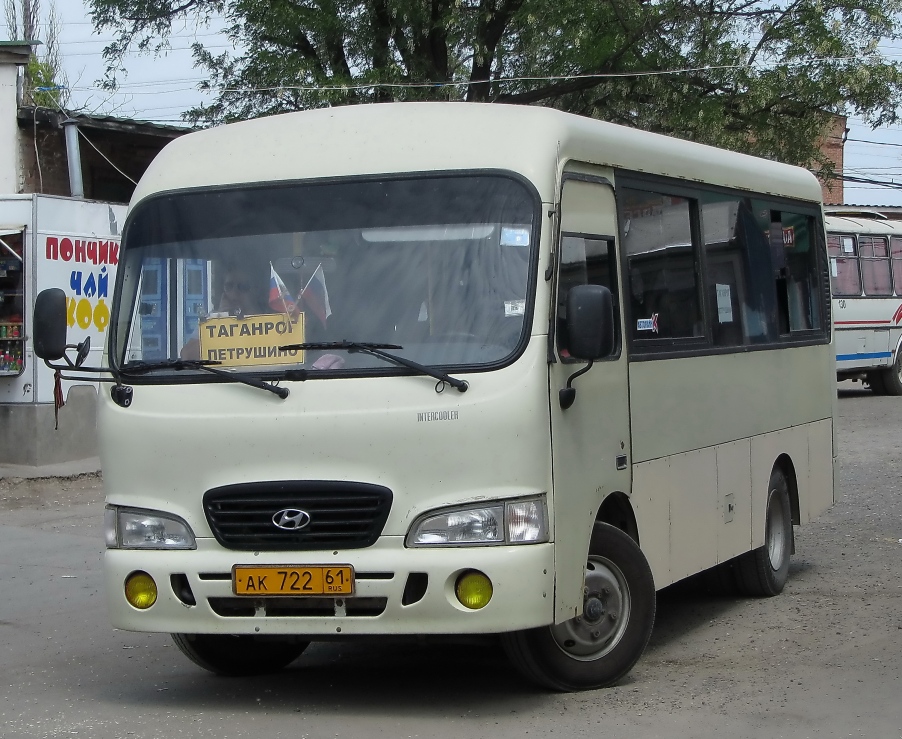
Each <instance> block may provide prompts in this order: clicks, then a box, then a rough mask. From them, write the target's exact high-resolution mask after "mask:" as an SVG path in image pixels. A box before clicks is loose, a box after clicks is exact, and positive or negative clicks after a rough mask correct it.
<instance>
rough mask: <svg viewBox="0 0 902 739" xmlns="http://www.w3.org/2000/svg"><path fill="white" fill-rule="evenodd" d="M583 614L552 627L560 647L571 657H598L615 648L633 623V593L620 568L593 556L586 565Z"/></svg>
mask: <svg viewBox="0 0 902 739" xmlns="http://www.w3.org/2000/svg"><path fill="white" fill-rule="evenodd" d="M583 592H584V598H583V615H582V616H577V617H576V618H572V619H570V620H569V621H566V622H564V623H562V624H557V625H555V626H552V627H551V634H552V636H553V637H554V641H555V643H556V644H557V645H558V647H559V648H560V649H561V650H563V651H564V652H566V653H567V654H568V655H570V656H571V657H575V658H576V659H582V660H587V661H588V660H594V659H598V658H599V657H602V656H604V655H605V654H606V653H607V652H609V651H610V650H611V649H613V648H614V647H615V646H616V645H617V643H618V642H619V641H620V638H621V637H622V636H623V632H624V631H625V630H626V626H627V624H628V623H629V614H630V595H629V588H628V586H627V584H626V580H625V578H624V576H623V573H621V572H620V569H619V568H618V567H617V566H616V565H614V564H613V563H612V562H610V561H609V560H606V559H603V558H600V557H590V558H589V561H588V562H587V564H586V584H585V589H584V591H583Z"/></svg>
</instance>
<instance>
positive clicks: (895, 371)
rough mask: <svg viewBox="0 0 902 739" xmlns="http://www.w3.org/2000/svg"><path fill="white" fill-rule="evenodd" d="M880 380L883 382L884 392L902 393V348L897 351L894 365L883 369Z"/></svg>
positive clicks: (888, 393)
mask: <svg viewBox="0 0 902 739" xmlns="http://www.w3.org/2000/svg"><path fill="white" fill-rule="evenodd" d="M880 380H881V382H882V384H883V394H885V395H902V348H900V350H899V351H897V352H896V361H895V362H894V363H893V366H892V367H890V368H889V369H885V370H883V374H882V375H881V376H880Z"/></svg>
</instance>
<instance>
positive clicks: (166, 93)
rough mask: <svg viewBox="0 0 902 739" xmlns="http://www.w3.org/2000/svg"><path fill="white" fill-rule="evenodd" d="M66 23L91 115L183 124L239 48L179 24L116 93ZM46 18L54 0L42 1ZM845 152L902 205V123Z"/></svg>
mask: <svg viewBox="0 0 902 739" xmlns="http://www.w3.org/2000/svg"><path fill="white" fill-rule="evenodd" d="M55 3H56V9H57V12H58V15H59V17H60V20H61V22H62V29H61V33H60V51H61V54H62V57H63V65H64V67H65V71H66V75H67V77H68V82H69V88H70V95H71V98H70V107H71V108H79V109H83V110H84V111H85V112H87V113H95V114H98V115H113V116H117V117H122V118H135V119H138V120H144V121H155V122H158V123H171V124H176V125H178V124H179V123H181V118H180V114H181V113H182V112H183V111H185V110H187V109H189V108H191V107H194V106H196V105H198V104H200V103H206V102H210V101H211V100H212V97H211V96H210V95H208V94H204V93H202V92H200V91H199V90H198V89H197V86H198V84H199V83H200V82H201V80H202V79H203V74H202V73H201V72H200V71H199V70H197V69H194V66H193V60H192V58H191V53H190V50H189V49H190V45H191V43H192V42H193V41H195V40H198V41H201V42H203V43H204V44H205V45H206V46H207V47H208V48H210V49H211V50H213V51H214V52H217V53H221V52H222V51H224V50H227V49H231V48H232V47H231V45H230V44H229V43H228V39H226V38H225V37H223V36H221V35H220V34H218V33H217V30H218V27H217V26H216V23H215V21H214V24H213V26H212V27H211V28H209V29H203V28H201V29H195V28H193V27H183V28H174V29H173V37H172V39H171V46H172V50H171V51H169V52H168V53H167V54H166V55H165V56H162V57H157V58H154V57H153V56H148V55H143V56H141V55H137V54H134V55H131V56H129V57H128V58H127V59H126V70H127V75H126V77H125V78H124V79H123V80H122V82H121V84H120V88H119V91H118V92H117V93H116V94H114V95H110V94H109V93H106V92H104V91H103V90H102V89H100V87H99V86H98V84H97V82H98V80H100V79H101V78H102V77H103V59H102V58H101V51H102V50H103V47H104V46H106V44H107V43H109V42H110V41H111V40H112V35H111V33H110V32H109V31H106V32H104V33H103V34H102V35H97V34H95V33H94V28H93V25H92V24H91V21H90V16H89V15H88V12H87V10H86V9H85V5H84V2H83V0H55ZM41 7H42V11H43V13H44V14H45V15H46V12H47V10H48V9H49V7H50V0H42V2H41ZM7 30H8V29H7V28H6V23H5V21H3V20H0V37H3V38H7V37H8V34H7ZM886 53H887V55H889V56H894V57H902V47H892V46H890V47H888V48H887V52H886ZM847 126H848V128H849V131H848V134H847V136H848V138H847V141H846V145H845V153H844V158H845V162H844V165H845V166H844V173H845V174H846V175H847V176H852V177H858V178H863V179H869V180H879V181H881V182H893V181H895V183H898V184H897V186H896V187H885V186H878V185H874V184H853V183H849V182H846V183H845V198H844V201H845V203H847V204H850V205H871V206H879V205H891V206H902V122H900V123H898V124H896V125H894V126H886V127H883V128H878V129H871V128H870V127H869V126H867V125H866V124H865V123H864V121H862V120H861V119H859V118H855V117H850V118H849V121H848V124H847Z"/></svg>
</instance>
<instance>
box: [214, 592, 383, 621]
mask: <svg viewBox="0 0 902 739" xmlns="http://www.w3.org/2000/svg"><path fill="white" fill-rule="evenodd" d="M207 602H208V603H209V604H210V608H211V609H212V610H213V612H214V613H215V614H216V615H217V616H222V617H224V618H252V617H257V618H260V617H261V616H263V617H268V618H351V617H363V618H373V617H375V616H381V615H382V613H384V612H385V606H386V604H387V603H388V598H385V597H375V598H373V597H368V598H358V597H353V598H344V599H336V598H261V599H259V600H248V599H247V598H207Z"/></svg>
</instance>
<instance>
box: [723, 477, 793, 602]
mask: <svg viewBox="0 0 902 739" xmlns="http://www.w3.org/2000/svg"><path fill="white" fill-rule="evenodd" d="M791 555H792V509H791V508H790V505H789V483H788V482H787V481H786V476H785V475H784V474H783V472H782V471H781V470H779V469H775V470H774V471H773V472H771V474H770V482H769V484H768V493H767V512H766V514H765V517H764V546H761V547H758V548H757V549H754V550H752V551H751V552H747V553H746V554H743V555H742V556H740V557H738V558H737V559H736V565H735V573H736V584H737V585H738V586H739V591H740V592H741V593H742V594H743V595H750V596H755V597H770V596H774V595H779V594H780V593H781V592H782V591H783V586H784V585H785V584H786V578H787V576H788V575H789V558H790V556H791Z"/></svg>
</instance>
